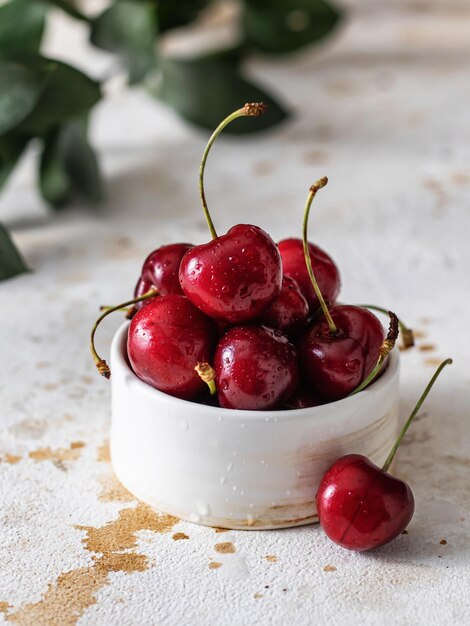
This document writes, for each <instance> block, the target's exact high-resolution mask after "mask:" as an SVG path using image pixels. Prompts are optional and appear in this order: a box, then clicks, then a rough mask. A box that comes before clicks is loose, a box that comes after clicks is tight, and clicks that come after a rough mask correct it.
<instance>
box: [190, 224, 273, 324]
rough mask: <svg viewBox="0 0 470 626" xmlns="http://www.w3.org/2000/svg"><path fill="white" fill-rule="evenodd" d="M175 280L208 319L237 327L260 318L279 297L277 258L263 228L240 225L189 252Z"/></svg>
mask: <svg viewBox="0 0 470 626" xmlns="http://www.w3.org/2000/svg"><path fill="white" fill-rule="evenodd" d="M179 280H180V284H181V288H182V290H183V292H184V294H185V295H186V296H187V297H188V298H189V299H190V300H191V302H192V303H193V304H194V306H196V307H198V308H199V309H200V310H201V311H203V312H204V313H206V315H209V316H210V317H213V318H214V319H216V320H219V321H224V322H229V323H231V324H239V323H241V322H247V321H250V320H253V319H255V318H257V317H259V316H260V315H261V313H262V312H263V311H264V310H265V309H267V308H268V307H269V305H270V304H271V303H272V302H273V300H274V298H276V296H277V295H278V294H279V293H280V291H281V283H282V262H281V256H280V254H279V250H278V249H277V246H276V244H275V243H274V241H273V240H272V239H271V237H270V236H269V235H268V234H267V233H266V232H264V230H262V229H261V228H259V227H258V226H252V225H251V224H238V225H237V226H234V227H233V228H231V229H230V230H229V231H228V232H227V234H226V235H223V236H221V237H216V238H215V239H213V240H212V241H210V242H209V243H206V244H203V245H201V246H195V247H194V248H192V249H191V250H188V251H187V252H186V254H185V255H184V257H183V259H182V261H181V265H180V270H179Z"/></svg>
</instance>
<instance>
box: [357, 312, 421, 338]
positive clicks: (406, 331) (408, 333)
mask: <svg viewBox="0 0 470 626" xmlns="http://www.w3.org/2000/svg"><path fill="white" fill-rule="evenodd" d="M358 306H361V307H362V308H363V309H370V310H371V311H378V312H379V313H383V314H384V315H388V311H387V309H384V308H382V307H381V306H376V305H375V304H359V305H358ZM398 325H399V326H400V336H401V338H402V341H403V347H404V348H405V349H406V348H412V347H413V346H414V345H415V338H414V334H413V329H412V328H408V326H406V324H405V323H404V322H403V321H402V320H401V319H400V318H398Z"/></svg>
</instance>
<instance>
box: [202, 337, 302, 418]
mask: <svg viewBox="0 0 470 626" xmlns="http://www.w3.org/2000/svg"><path fill="white" fill-rule="evenodd" d="M214 370H215V382H216V386H217V391H218V398H219V404H220V406H222V407H225V408H229V409H250V410H258V411H263V410H267V409H273V408H277V407H279V405H281V404H282V403H283V402H284V401H285V400H287V399H288V398H289V396H291V395H292V393H293V392H294V391H295V388H296V387H297V383H298V378H299V374H298V365H297V351H296V349H295V347H294V346H293V345H292V344H291V343H290V342H289V340H288V339H287V337H286V336H285V335H283V334H282V333H281V332H280V331H279V330H273V329H272V328H267V327H265V326H242V327H234V328H231V329H230V330H229V331H227V332H226V333H225V335H224V336H223V337H222V339H221V340H220V341H219V343H218V345H217V348H216V351H215V355H214Z"/></svg>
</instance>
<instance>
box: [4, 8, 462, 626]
mask: <svg viewBox="0 0 470 626" xmlns="http://www.w3.org/2000/svg"><path fill="white" fill-rule="evenodd" d="M348 4H349V5H351V7H352V5H354V7H355V8H354V10H353V9H351V17H350V20H349V22H348V23H347V24H345V26H344V27H343V28H342V29H341V31H340V32H338V34H337V36H336V37H335V38H334V39H333V40H331V41H329V42H328V43H327V45H326V46H325V47H324V48H322V49H321V50H318V49H317V50H315V51H313V52H311V51H310V52H306V53H302V54H301V55H298V56H296V57H293V58H292V59H291V60H279V62H278V63H277V64H276V63H274V62H270V61H262V60H258V61H256V62H254V63H253V65H252V66H250V68H249V71H250V72H251V73H252V74H253V75H255V76H257V77H258V78H259V79H260V80H261V79H262V80H263V81H264V82H265V83H266V84H269V85H270V86H271V87H272V88H273V89H274V88H276V89H277V90H278V92H279V93H280V95H282V96H283V97H284V100H285V101H286V102H287V103H288V104H289V105H290V106H291V107H292V109H293V111H294V113H295V115H294V116H293V118H292V121H291V122H290V123H288V124H286V125H284V126H283V127H282V128H281V129H279V130H277V131H276V132H272V133H267V134H263V135H257V136H252V137H250V138H248V139H247V138H245V139H233V138H232V139H227V140H225V141H220V143H218V144H217V146H216V147H215V149H214V153H213V154H212V156H211V158H210V161H209V164H208V169H207V173H208V176H207V194H208V199H209V202H210V205H211V207H212V211H213V217H214V221H215V223H216V225H217V227H218V229H219V231H220V232H223V231H224V230H225V229H227V228H228V227H230V226H231V225H232V224H233V223H234V222H239V221H251V222H256V223H258V224H260V225H261V226H262V227H264V228H266V229H267V230H269V232H270V233H271V234H272V235H273V237H274V238H276V239H278V238H281V237H285V236H287V235H298V234H299V232H300V222H301V213H302V206H303V203H304V198H305V194H306V190H307V188H308V186H309V185H310V184H311V183H312V182H313V181H314V180H315V179H317V178H318V177H320V176H321V175H324V174H327V175H328V176H329V177H330V184H329V186H328V187H327V188H326V189H325V190H324V191H322V192H321V194H319V195H318V198H317V201H316V205H315V207H314V209H313V211H312V220H311V236H312V238H313V239H315V240H316V241H318V242H319V243H320V245H322V246H323V247H324V248H325V249H327V250H328V251H329V252H330V253H331V254H332V255H333V256H334V258H335V259H336V261H337V263H338V265H339V267H340V269H341V273H342V279H343V289H342V293H341V299H342V300H343V301H352V302H364V301H367V302H375V303H380V304H382V305H384V306H387V307H390V308H392V309H393V310H395V311H396V312H397V313H398V314H401V315H402V316H403V317H404V318H405V320H406V321H407V322H408V323H409V324H411V325H413V326H414V327H415V328H416V329H417V330H418V331H419V339H418V347H417V348H416V349H415V350H414V351H409V352H407V353H404V354H403V359H402V412H403V416H404V417H405V416H406V415H407V414H408V412H409V410H410V408H411V406H412V405H413V403H414V401H415V399H416V398H417V397H418V395H419V393H420V392H421V390H422V388H423V386H424V384H425V383H426V381H427V380H428V378H429V377H430V376H431V374H432V373H433V371H434V368H435V366H436V363H437V362H438V360H439V359H441V358H443V357H447V356H453V357H454V365H453V366H452V368H448V369H447V370H446V371H445V372H444V373H443V375H442V378H441V380H440V381H439V382H438V384H437V386H436V388H435V390H434V391H433V392H432V395H431V396H430V399H429V402H428V403H427V405H426V406H425V408H424V410H423V411H422V412H421V415H420V417H419V419H418V420H417V422H416V424H415V425H414V426H413V428H412V430H411V431H410V433H409V435H408V437H407V439H406V441H405V443H404V445H403V448H402V450H401V452H400V455H399V463H398V467H397V471H398V474H399V475H400V476H401V477H403V478H405V479H406V480H407V481H409V483H410V485H411V486H412V488H413V491H414V493H415V496H416V503H417V508H416V514H415V516H414V518H413V520H412V522H411V524H410V527H409V532H408V534H407V535H402V536H400V537H399V538H398V539H397V540H396V541H394V542H393V543H392V544H390V545H388V546H386V547H384V548H382V549H380V550H378V551H376V552H374V553H371V554H363V555H361V554H355V553H350V552H347V551H345V550H342V549H341V548H339V547H337V546H335V545H334V544H332V543H331V542H329V541H328V540H327V539H326V538H325V536H324V534H323V533H322V531H321V529H320V528H319V527H318V526H312V527H304V528H300V529H293V530H281V531H269V532H234V531H229V532H226V533H220V534H218V533H217V532H216V531H215V530H214V529H209V528H202V527H198V526H194V525H191V524H188V523H182V522H179V521H178V520H176V519H174V518H170V517H169V516H164V515H163V516H160V515H158V514H156V513H153V512H152V511H151V510H150V509H147V508H146V507H145V506H143V505H139V504H138V503H137V502H136V501H135V500H133V499H132V497H131V496H130V495H129V494H127V493H126V492H125V491H124V490H123V489H122V488H120V487H119V485H118V484H117V483H116V481H115V480H114V479H113V476H112V473H111V469H110V466H109V463H108V461H107V451H106V442H107V439H108V427H109V386H108V383H107V382H106V381H105V380H104V379H101V378H100V377H99V376H98V375H96V373H95V371H94V369H93V366H92V362H91V359H90V356H89V353H88V332H89V329H90V326H91V324H92V321H93V320H94V318H95V317H96V315H97V310H98V306H99V305H100V304H103V303H116V302H119V301H122V300H124V299H126V298H127V297H128V295H129V293H130V292H131V291H132V289H133V286H134V282H135V280H136V277H137V274H138V272H139V269H140V265H141V263H142V260H143V257H144V255H145V254H146V253H147V252H148V251H150V250H151V249H153V248H155V247H157V246H159V245H161V244H163V243H167V242H171V241H175V240H176V241H181V240H183V241H192V242H194V243H198V242H203V241H205V240H206V239H207V232H206V228H205V224H204V222H203V218H202V212H201V211H200V207H199V202H198V195H197V168H198V160H199V157H200V154H201V152H202V149H203V146H204V143H205V140H206V137H207V134H206V133H202V132H200V131H194V130H193V129H191V128H189V127H188V126H186V125H185V124H184V123H182V122H181V121H179V120H178V119H177V118H176V117H175V116H174V114H173V113H172V112H171V111H169V110H167V109H165V108H163V107H162V106H160V105H159V104H158V103H155V102H154V101H152V100H151V99H149V98H148V97H147V96H146V95H145V94H144V93H143V92H140V91H131V92H129V91H124V90H120V89H119V86H116V85H115V86H114V89H113V90H112V91H113V94H112V95H110V97H109V99H108V100H107V101H106V102H104V103H103V104H102V105H100V107H99V108H98V110H97V112H96V115H95V116H94V119H93V131H94V137H95V141H96V145H97V147H98V150H99V153H100V156H101V159H102V163H103V166H104V172H105V174H106V179H107V184H108V201H107V204H106V206H104V207H103V208H102V209H100V210H97V209H94V208H89V209H88V208H86V207H75V208H73V209H72V210H70V211H67V212H63V213H60V214H58V215H52V214H51V213H50V212H48V211H47V209H46V208H45V207H44V206H43V205H42V204H41V202H40V200H39V199H38V197H37V195H36V190H35V187H34V184H33V182H34V177H35V158H34V157H35V154H34V149H33V150H32V152H31V154H30V155H29V156H28V158H27V159H26V160H25V161H24V162H23V163H22V165H21V167H20V169H19V170H18V171H17V172H16V173H15V176H14V178H13V179H12V181H11V184H10V185H9V187H8V189H7V191H6V192H5V193H4V194H3V195H2V197H1V198H0V219H1V220H2V221H4V222H6V223H7V224H8V225H9V226H10V228H11V229H12V231H13V234H14V238H15V241H16V242H17V243H18V245H19V246H20V248H21V249H22V251H23V252H24V255H25V257H26V259H27V261H28V263H29V264H30V266H31V267H32V268H34V272H33V273H31V274H28V275H25V276H22V277H19V278H17V279H14V280H11V281H8V282H5V283H2V284H0V304H1V306H0V316H1V324H0V354H1V379H0V380H1V385H0V528H1V531H0V532H1V534H0V623H10V622H11V623H16V624H20V625H30V624H31V625H34V626H36V625H43V624H44V625H45V624H48V625H49V624H57V625H60V626H63V625H66V626H68V625H72V624H79V625H80V626H88V625H96V624H99V625H103V626H114V625H116V626H123V625H125V626H127V625H132V626H134V625H135V626H144V625H145V626H146V625H149V626H150V625H152V626H153V625H156V624H165V625H169V626H172V625H175V626H176V625H178V626H179V625H181V624H188V625H198V624H201V625H206V624H207V625H209V624H210V625H220V626H229V625H230V626H237V625H240V626H241V625H246V624H258V625H268V624H269V625H271V624H273V625H276V626H277V625H279V626H281V625H282V626H283V625H285V624H296V625H297V624H298V625H301V626H303V625H308V624H312V623H316V624H329V625H331V626H335V625H343V624H348V625H356V624H357V625H361V626H369V625H375V624H377V625H379V624H380V625H383V624H385V625H392V624H397V625H398V624H400V625H401V624H403V625H405V624H406V625H407V626H410V625H418V624H427V625H436V626H441V625H442V624H446V625H450V624H464V623H468V619H469V614H470V600H469V593H468V589H469V585H470V559H469V556H470V542H469V531H470V510H469V501H470V491H469V467H470V445H469V443H470V442H469V427H468V417H469V408H468V407H469V392H470V370H469V368H468V364H467V361H468V354H469V351H470V341H469V330H468V323H469V317H468V308H469V305H470V292H469V281H468V273H469V272H468V268H469V266H468V262H469V258H470V257H469V248H468V236H469V233H470V200H469V198H470V166H469V164H470V106H469V102H470V81H469V75H470V74H469V71H470V38H469V37H468V32H469V24H470V9H469V7H468V4H467V3H466V2H463V1H462V2H460V3H458V2H438V1H437V0H436V1H435V2H429V1H427V0H425V1H422V2H419V3H418V2H414V3H408V2H404V1H402V2H400V3H398V2H397V3H389V5H388V8H387V7H386V6H385V4H384V3H375V2H372V1H369V2H364V1H363V2H360V3H353V2H352V1H351V2H349V3H348ZM392 5H393V6H392ZM57 32H59V35H58V34H57ZM57 32H52V33H51V34H50V43H49V46H50V49H51V50H52V52H54V53H55V54H61V55H62V56H63V57H64V58H65V57H67V54H69V53H70V55H71V56H72V57H73V56H74V54H72V53H73V52H74V51H75V50H76V49H81V48H82V46H83V36H82V35H83V34H82V32H81V31H80V29H78V30H73V28H72V26H71V24H70V22H69V21H68V20H63V19H58V20H57ZM60 33H62V34H60ZM61 38H62V39H61ZM65 39H66V40H67V46H63V45H60V42H61V41H62V42H63V41H64V40H65ZM54 46H55V47H54ZM81 62H83V63H84V64H85V65H87V64H88V65H87V66H88V67H90V66H91V67H92V68H93V70H94V71H96V73H97V74H99V73H101V72H104V71H105V70H106V67H107V65H108V64H109V59H108V58H107V57H106V56H105V55H95V56H93V55H91V54H90V52H86V51H85V52H83V55H82V57H81ZM253 123H256V121H254V122H253ZM84 208H85V210H83V209H84ZM120 322H121V320H120V319H118V317H117V318H115V319H114V320H111V319H110V320H109V322H108V323H107V324H105V325H103V327H102V328H101V330H100V332H99V340H98V344H99V347H100V349H101V351H102V352H103V353H106V351H107V349H108V346H109V342H110V339H111V337H112V334H113V332H114V330H115V329H116V328H117V326H118V325H119V324H120ZM129 419H132V415H130V416H129ZM441 540H446V541H447V543H446V544H444V542H443V541H441Z"/></svg>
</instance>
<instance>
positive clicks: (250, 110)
mask: <svg viewBox="0 0 470 626" xmlns="http://www.w3.org/2000/svg"><path fill="white" fill-rule="evenodd" d="M267 108H268V107H267V106H266V105H265V104H263V103H262V102H252V103H247V104H245V106H244V107H242V108H241V109H237V110H236V111H234V112H233V113H231V114H230V115H229V116H228V117H226V118H225V119H224V120H223V121H222V122H220V124H219V125H218V126H217V128H216V129H215V130H214V132H213V133H212V135H211V137H210V139H209V141H208V142H207V146H206V147H205V150H204V152H203V155H202V159H201V166H200V168H199V196H200V198H201V203H202V209H203V211H204V217H205V218H206V222H207V226H208V227H209V230H210V233H211V237H212V239H216V237H217V231H216V230H215V227H214V223H213V221H212V218H211V215H210V213H209V209H208V207H207V201H206V194H205V191H204V171H205V169H206V161H207V157H208V155H209V152H210V150H211V148H212V144H213V143H214V141H215V140H216V139H217V137H218V136H219V135H220V133H221V132H222V131H223V130H224V128H225V127H226V126H228V125H229V124H230V123H231V122H233V120H236V119H237V118H238V117H258V116H259V115H262V114H263V113H264V112H265V111H266V109H267Z"/></svg>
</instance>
